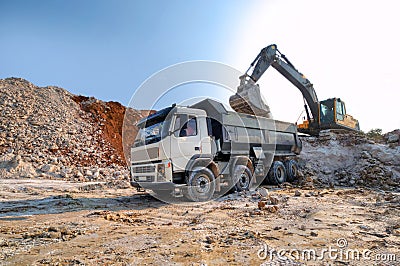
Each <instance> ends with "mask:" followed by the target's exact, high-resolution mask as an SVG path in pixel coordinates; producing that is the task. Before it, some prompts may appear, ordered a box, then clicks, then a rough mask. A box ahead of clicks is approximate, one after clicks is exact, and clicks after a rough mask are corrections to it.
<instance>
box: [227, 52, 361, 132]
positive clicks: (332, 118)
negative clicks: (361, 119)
mask: <svg viewBox="0 0 400 266" xmlns="http://www.w3.org/2000/svg"><path fill="white" fill-rule="evenodd" d="M270 66H272V67H274V68H275V69H276V70H277V71H278V72H279V73H280V74H282V75H283V76H284V77H285V78H286V79H288V80H289V81H290V82H291V83H292V84H293V85H294V86H296V87H297V88H298V89H299V90H300V92H301V93H302V95H303V99H304V108H305V113H306V117H307V120H304V121H303V122H302V123H301V124H299V125H297V129H298V131H299V132H301V133H304V134H308V135H312V136H318V135H319V133H320V131H321V130H327V129H339V130H352V131H359V130H360V126H359V123H358V121H357V120H356V119H354V118H353V117H352V116H351V115H348V114H347V113H346V106H345V103H344V102H343V101H342V100H341V99H340V98H330V99H327V100H324V101H318V97H317V94H316V92H315V90H314V87H313V84H311V82H310V81H309V80H308V79H307V78H306V77H305V76H304V75H303V74H301V73H300V72H299V71H298V70H297V69H296V68H295V67H294V65H293V64H292V63H291V62H290V61H289V59H288V58H287V57H286V56H285V55H284V54H282V53H281V52H280V51H279V50H278V48H277V46H276V44H271V45H269V46H267V47H265V48H263V49H262V50H261V52H260V53H259V54H258V55H257V57H256V58H255V59H254V61H253V62H252V63H251V65H250V67H249V68H248V69H247V71H246V73H245V74H244V75H243V76H241V77H240V85H239V87H238V89H237V93H236V94H235V95H233V96H231V97H230V98H229V104H230V105H231V107H232V109H233V110H235V111H236V112H239V113H245V114H251V115H257V116H262V117H267V118H272V116H271V112H270V109H269V106H268V105H267V104H265V102H264V101H263V100H262V97H261V93H260V88H259V85H258V84H256V83H257V81H258V80H259V79H260V78H261V76H262V75H263V74H264V72H265V71H266V70H267V69H268V68H269V67H270ZM251 70H252V73H251V74H249V72H250V71H251Z"/></svg>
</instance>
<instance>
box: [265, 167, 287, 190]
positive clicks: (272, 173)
mask: <svg viewBox="0 0 400 266" xmlns="http://www.w3.org/2000/svg"><path fill="white" fill-rule="evenodd" d="M268 180H269V182H270V183H271V184H273V185H278V184H282V183H284V182H286V168H285V165H284V164H283V163H282V162H281V161H275V162H273V163H272V166H271V169H270V170H269V173H268Z"/></svg>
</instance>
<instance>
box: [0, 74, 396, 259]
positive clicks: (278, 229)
mask: <svg viewBox="0 0 400 266" xmlns="http://www.w3.org/2000/svg"><path fill="white" fill-rule="evenodd" d="M0 112H1V116H0V179H1V182H0V265H96V264H97V265H98V264H100V265H144V264H157V265H159V264H162V265H165V264H167V265H170V264H172V265H226V264H233V265H302V264H306V265H400V253H399V246H400V218H399V209H400V193H399V192H400V191H399V190H400V189H399V181H400V146H399V144H400V141H399V135H400V130H395V131H393V132H390V133H388V134H386V135H385V136H384V137H381V138H369V137H367V136H366V135H365V134H361V133H359V134H358V133H357V134H348V133H347V134H344V133H343V132H331V131H330V132H323V133H322V134H321V136H320V137H319V138H313V137H303V138H302V140H303V152H302V154H301V156H300V157H299V164H300V166H301V173H300V177H299V180H297V181H296V182H295V183H293V184H288V183H285V184H283V185H281V186H279V187H273V186H265V185H264V187H263V188H262V189H259V191H252V192H247V193H241V194H237V193H236V194H230V195H227V196H224V197H223V198H221V199H218V200H217V201H213V202H210V203H207V204H203V205H185V206H183V205H168V204H165V203H163V202H160V201H158V200H156V199H155V198H153V197H151V196H150V195H149V194H148V193H146V192H136V191H135V190H133V189H132V188H131V187H130V185H129V183H128V181H127V177H128V172H127V170H126V167H125V161H124V149H123V148H124V147H123V146H122V144H121V139H122V120H123V117H124V115H125V114H126V113H128V114H129V118H128V119H129V121H130V123H129V125H132V126H131V127H130V128H127V130H130V132H132V135H134V134H135V132H136V128H135V127H134V126H133V125H134V123H135V122H136V121H138V119H140V118H142V117H144V116H145V115H146V114H148V113H149V112H148V111H137V110H133V109H126V108H125V107H123V106H122V105H120V104H119V103H115V102H103V101H100V100H97V99H95V98H91V97H84V96H76V95H73V94H71V93H69V92H68V91H66V90H64V89H62V88H58V87H51V86H49V87H43V88H39V87H37V86H35V85H33V84H31V83H30V82H28V81H26V80H23V79H18V78H9V79H5V80H0ZM129 141H130V142H132V141H133V139H132V138H130V139H128V142H129ZM127 145H129V144H127ZM346 243H347V245H343V244H346ZM266 247H267V248H266ZM328 248H332V249H336V250H337V251H338V253H339V251H341V252H342V253H340V254H342V256H341V257H340V256H337V257H336V258H330V257H329V256H328V254H326V253H325V254H324V255H323V259H321V258H322V256H321V254H323V253H322V250H323V249H328ZM272 249H273V250H274V251H272V252H271V253H268V252H266V250H269V251H271V250H272ZM307 250H308V251H307ZM310 250H313V251H315V252H316V254H315V256H314V257H313V256H312V254H311V255H310V256H311V257H307V252H308V253H309V252H310ZM277 251H281V253H280V254H282V255H284V256H278V254H277ZM282 251H283V252H282ZM289 251H292V252H291V253H290V254H289ZM303 251H307V252H306V257H301V254H302V253H301V252H303ZM349 251H350V252H353V253H354V252H355V251H359V252H360V254H361V253H362V252H363V251H365V252H367V253H366V254H364V255H365V256H364V257H362V256H361V255H360V256H361V258H359V259H358V260H357V259H354V258H353V259H352V258H351V257H346V256H345V254H344V253H343V252H349ZM296 252H299V253H296ZM296 254H297V257H296ZM340 254H336V255H340ZM343 254H344V255H343ZM331 255H332V254H331ZM333 255H334V254H333ZM350 255H351V254H350ZM270 256H271V258H270ZM316 257H319V259H318V258H316Z"/></svg>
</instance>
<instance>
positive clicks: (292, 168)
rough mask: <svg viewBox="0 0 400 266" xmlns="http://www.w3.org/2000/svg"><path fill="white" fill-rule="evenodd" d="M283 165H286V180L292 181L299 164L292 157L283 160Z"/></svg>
mask: <svg viewBox="0 0 400 266" xmlns="http://www.w3.org/2000/svg"><path fill="white" fill-rule="evenodd" d="M285 167H286V173H287V180H288V181H289V182H291V181H293V180H295V179H296V177H297V173H298V170H299V165H298V164H297V162H296V161H295V160H293V159H291V160H287V161H286V162H285Z"/></svg>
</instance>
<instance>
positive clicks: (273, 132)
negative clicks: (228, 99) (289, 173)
mask: <svg viewBox="0 0 400 266" xmlns="http://www.w3.org/2000/svg"><path fill="white" fill-rule="evenodd" d="M190 108H197V109H202V110H204V111H206V113H207V116H208V117H209V118H210V121H209V123H210V126H209V127H210V128H212V131H213V132H211V133H212V135H213V136H215V138H216V140H217V143H219V146H220V147H219V148H220V151H221V153H235V154H248V152H249V150H253V152H255V153H259V152H260V149H261V152H263V153H269V154H271V153H274V155H275V156H294V155H297V154H299V153H300V152H301V141H300V139H299V137H298V135H297V127H296V125H294V124H292V123H287V122H282V121H278V120H274V119H270V118H264V117H258V116H254V115H248V114H242V113H237V112H233V111H228V110H226V108H225V107H224V106H223V104H221V103H219V102H217V101H214V100H211V99H205V100H203V101H201V102H198V103H196V104H194V105H192V106H190ZM221 125H222V126H221ZM249 145H250V149H249Z"/></svg>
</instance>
